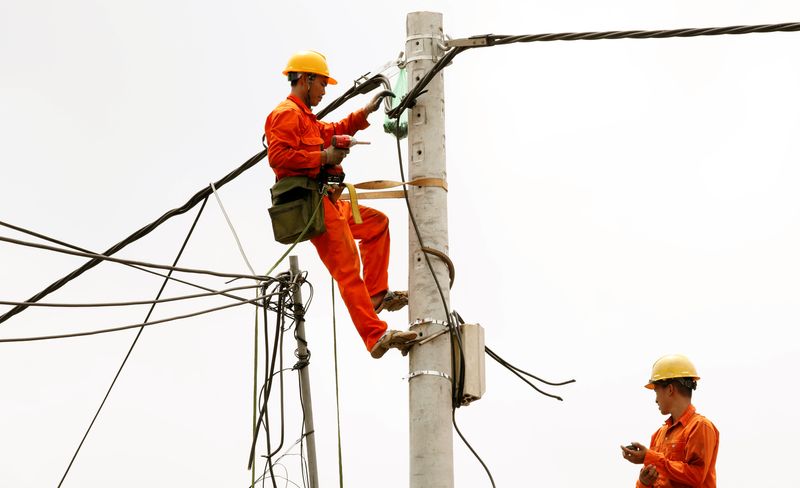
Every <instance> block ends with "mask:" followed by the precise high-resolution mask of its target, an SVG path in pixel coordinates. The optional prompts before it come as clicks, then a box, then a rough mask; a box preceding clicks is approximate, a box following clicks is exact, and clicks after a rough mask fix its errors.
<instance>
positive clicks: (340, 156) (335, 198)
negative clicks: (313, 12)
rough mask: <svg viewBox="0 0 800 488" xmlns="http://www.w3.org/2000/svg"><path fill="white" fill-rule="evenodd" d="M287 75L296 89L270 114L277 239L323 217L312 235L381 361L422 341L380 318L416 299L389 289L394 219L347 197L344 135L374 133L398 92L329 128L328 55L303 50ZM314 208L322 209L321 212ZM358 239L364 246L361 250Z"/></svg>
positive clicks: (347, 142) (364, 337)
mask: <svg viewBox="0 0 800 488" xmlns="http://www.w3.org/2000/svg"><path fill="white" fill-rule="evenodd" d="M283 74H284V76H286V77H287V79H288V80H289V82H290V83H291V93H290V94H289V96H288V97H287V99H286V100H284V101H283V102H281V103H280V104H279V105H278V106H277V108H275V110H273V111H272V113H270V114H269V116H268V117H267V121H266V124H265V126H264V133H265V138H266V141H267V145H268V147H269V163H270V166H271V167H272V169H273V170H274V172H275V176H276V178H277V180H278V181H277V183H276V185H275V187H273V191H272V195H273V208H272V209H271V210H270V215H271V217H272V222H273V230H275V238H276V240H278V241H280V242H286V241H283V240H282V238H285V237H286V236H285V235H284V232H283V231H285V230H286V228H287V227H289V226H291V225H293V224H294V225H297V227H298V228H303V227H305V226H306V222H307V221H308V220H309V218H310V216H316V215H319V214H321V216H320V217H317V218H316V220H317V222H315V223H314V228H313V231H312V232H311V233H308V234H307V235H306V236H305V237H306V238H309V239H310V240H311V243H312V244H313V245H314V247H315V248H316V249H317V253H318V254H319V256H320V259H321V260H322V262H323V263H324V264H325V266H326V267H327V268H328V271H329V272H330V273H331V276H333V278H334V279H335V280H336V282H337V283H338V285H339V291H340V293H341V295H342V299H343V300H344V303H345V305H346V306H347V310H348V312H349V313H350V317H351V319H352V320H353V323H354V324H355V326H356V329H357V330H358V332H359V334H360V335H361V338H362V340H363V341H364V344H365V346H366V348H367V350H368V351H369V352H370V354H371V355H372V357H374V358H380V357H382V356H383V355H384V354H385V353H386V351H388V350H389V349H391V348H398V347H403V346H404V345H405V344H406V343H408V342H409V341H411V340H413V339H415V338H416V337H417V335H416V334H415V333H413V332H409V331H396V330H389V329H388V327H387V325H386V322H384V321H382V320H380V319H379V318H378V313H379V312H381V311H383V310H389V311H393V310H399V309H400V308H402V307H404V306H405V305H406V303H407V301H408V298H407V294H406V293H405V292H393V291H391V290H390V289H389V275H388V268H389V219H388V218H387V217H386V216H385V215H384V214H382V213H381V212H378V211H377V210H373V209H371V208H367V207H360V208H359V207H357V206H356V207H353V206H351V204H350V202H345V201H342V200H341V199H340V198H339V197H340V196H341V193H342V190H343V189H344V186H343V182H344V171H343V169H342V161H343V160H344V158H345V157H347V155H348V153H349V146H350V142H352V140H349V139H344V138H341V137H340V136H352V135H354V134H355V133H356V132H357V131H359V130H362V129H365V128H367V127H368V126H369V122H368V121H367V116H368V115H369V114H371V113H373V112H375V111H377V110H378V108H379V107H380V106H381V101H382V100H383V99H384V98H385V97H387V96H392V93H391V92H389V91H382V92H380V93H378V94H377V95H375V96H374V97H373V98H372V100H371V101H370V102H369V103H367V105H366V106H364V108H362V109H360V110H356V111H355V112H353V113H351V114H350V115H348V116H347V117H346V118H344V119H343V120H341V121H339V122H335V123H329V122H321V121H319V120H318V119H317V117H316V116H315V115H314V114H313V113H312V112H311V108H312V107H315V106H316V105H318V104H319V103H320V101H321V100H322V97H323V96H324V95H325V89H326V87H327V86H328V85H329V84H331V85H335V84H336V83H337V82H336V80H335V79H334V78H332V77H331V76H330V71H329V69H328V63H327V61H326V59H325V57H324V56H323V55H322V54H320V53H318V52H315V51H300V52H297V53H295V54H294V55H292V57H291V58H290V59H289V62H288V63H287V64H286V68H285V69H284V70H283ZM334 142H336V143H334ZM315 192H318V195H316V194H315ZM309 202H311V205H309ZM313 202H317V203H316V207H319V208H314V207H315V205H314V203H313ZM356 212H358V213H356ZM312 220H314V219H312ZM358 221H360V222H358ZM355 239H358V240H360V243H359V247H358V249H357V248H356V244H355ZM359 251H360V252H359ZM362 261H363V265H364V271H363V277H362V272H361V264H362Z"/></svg>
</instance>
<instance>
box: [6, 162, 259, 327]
mask: <svg viewBox="0 0 800 488" xmlns="http://www.w3.org/2000/svg"><path fill="white" fill-rule="evenodd" d="M266 155H267V149H266V148H265V149H264V150H262V151H260V152H259V153H258V154H256V155H254V156H253V157H251V158H250V159H248V160H247V161H245V162H244V163H243V164H242V165H241V166H239V167H238V168H236V169H235V170H233V171H231V172H230V173H228V174H227V175H225V176H224V177H223V178H221V179H220V180H219V181H216V182H214V186H216V187H217V188H220V187H222V186H223V185H225V184H226V183H228V182H229V181H231V180H233V179H234V178H236V177H237V176H239V175H240V174H242V173H243V172H245V171H246V170H248V169H250V168H252V167H253V166H255V165H256V163H258V162H259V161H261V160H262V159H264V157H265V156H266ZM210 194H211V187H210V186H208V187H205V188H203V189H202V190H200V191H198V192H197V193H195V194H194V196H192V197H191V198H190V199H189V200H188V201H187V202H186V203H185V204H183V205H182V206H180V207H177V208H174V209H172V210H169V211H168V212H166V213H165V214H164V215H162V216H161V217H159V218H158V219H156V220H154V221H153V222H151V223H149V224H147V225H145V226H144V227H142V228H141V229H139V230H137V231H136V232H134V233H133V234H131V235H130V236H128V237H126V238H125V239H123V240H122V241H120V242H118V243H117V244H115V245H113V246H111V247H110V248H109V249H108V250H107V251H106V252H104V253H103V255H105V256H110V255H112V254H115V253H116V252H118V251H119V250H121V249H123V248H124V247H126V246H127V245H128V244H130V243H132V242H135V241H137V240H139V239H141V238H142V237H144V236H146V235H147V234H149V233H151V232H152V231H153V230H154V229H155V228H156V227H158V226H159V225H161V224H163V223H164V222H166V221H167V220H169V219H171V218H172V217H175V216H176V215H181V214H183V213H186V212H188V211H189V210H191V209H192V208H193V207H194V206H195V205H197V204H198V203H200V202H202V201H203V200H205V199H206V198H207V197H208V196H209V195H210ZM101 262H102V259H99V258H93V259H91V260H90V261H88V262H86V263H85V264H84V265H83V266H81V267H80V268H78V269H76V270H75V271H73V272H71V273H70V274H68V275H66V276H65V277H63V278H61V279H59V280H58V281H55V282H53V283H52V284H50V285H49V286H48V287H47V288H45V289H44V290H42V291H40V292H39V293H37V294H36V295H34V296H32V297H31V298H29V299H27V300H26V302H38V301H39V300H41V299H42V298H44V297H46V296H47V295H49V294H50V293H52V292H54V291H56V290H58V289H59V288H61V287H62V286H64V285H66V284H67V283H69V282H70V281H72V280H74V279H75V278H77V277H78V276H80V275H82V274H83V273H84V272H86V271H88V270H90V269H92V268H94V267H95V266H97V265H98V264H100V263H101ZM26 308H28V307H27V306H26V305H18V306H16V307H14V308H12V309H11V310H9V311H8V312H6V313H4V314H3V315H2V316H0V324H2V323H3V322H5V321H6V320H8V319H10V318H11V317H13V316H14V315H16V314H18V313H20V312H22V311H23V310H25V309H26Z"/></svg>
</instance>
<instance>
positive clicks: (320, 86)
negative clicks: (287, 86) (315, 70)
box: [308, 75, 328, 107]
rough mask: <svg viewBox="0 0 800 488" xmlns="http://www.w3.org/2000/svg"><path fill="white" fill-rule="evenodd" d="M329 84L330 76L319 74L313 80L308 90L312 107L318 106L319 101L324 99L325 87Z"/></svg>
mask: <svg viewBox="0 0 800 488" xmlns="http://www.w3.org/2000/svg"><path fill="white" fill-rule="evenodd" d="M327 86H328V78H327V77H325V76H320V75H317V76H315V77H314V79H313V80H312V81H311V85H310V88H309V90H308V98H309V103H311V106H312V107H316V106H317V105H319V102H321V101H322V97H324V96H325V87H327Z"/></svg>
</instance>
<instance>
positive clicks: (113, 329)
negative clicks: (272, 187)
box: [0, 296, 264, 343]
mask: <svg viewBox="0 0 800 488" xmlns="http://www.w3.org/2000/svg"><path fill="white" fill-rule="evenodd" d="M263 299H264V297H263V296H257V297H255V298H251V299H250V300H244V301H242V302H236V303H230V304H228V305H221V306H219V307H214V308H207V309H205V310H200V311H199V312H192V313H187V314H183V315H175V316H173V317H167V318H164V319H159V320H153V321H152V322H146V323H145V322H142V323H138V324H131V325H122V326H119V327H110V328H107V329H96V330H90V331H85V332H71V333H67V334H52V335H43V336H31V337H6V338H2V339H0V343H4V342H34V341H47V340H51V339H70V338H73V337H85V336H91V335H98V334H108V333H111V332H120V331H123V330H130V329H136V328H137V327H150V326H152V325H158V324H164V323H167V322H175V321H177V320H183V319H188V318H191V317H197V316H199V315H205V314H209V313H212V312H219V311H220V310H227V309H229V308H233V307H240V306H242V305H248V304H255V303H256V302H257V301H259V300H263Z"/></svg>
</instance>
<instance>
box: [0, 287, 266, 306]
mask: <svg viewBox="0 0 800 488" xmlns="http://www.w3.org/2000/svg"><path fill="white" fill-rule="evenodd" d="M260 286H261V285H245V286H237V287H234V288H227V289H225V290H220V291H212V292H208V293H196V294H193V295H183V296H177V297H170V298H160V299H156V300H138V301H131V302H99V303H48V302H13V301H8V300H0V305H27V306H29V307H56V308H99V307H129V306H134V305H152V304H158V303H169V302H178V301H183V300H191V299H194V298H205V297H213V296H219V295H225V294H226V293H228V292H231V291H237V290H247V289H252V288H259V287H260Z"/></svg>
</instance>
